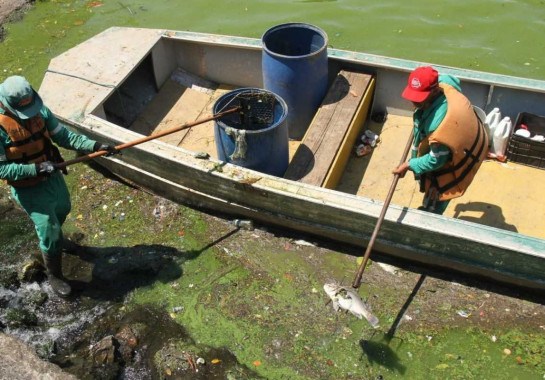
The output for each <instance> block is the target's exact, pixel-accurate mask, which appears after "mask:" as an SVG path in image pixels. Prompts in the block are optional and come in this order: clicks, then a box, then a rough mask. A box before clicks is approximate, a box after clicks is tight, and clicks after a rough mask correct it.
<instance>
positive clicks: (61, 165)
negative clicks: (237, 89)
mask: <svg viewBox="0 0 545 380" xmlns="http://www.w3.org/2000/svg"><path fill="white" fill-rule="evenodd" d="M239 110H240V107H235V108H231V109H228V110H227V111H223V112H219V113H217V114H215V115H213V116H210V117H206V118H203V119H200V120H196V121H194V122H191V123H186V124H184V125H181V126H178V127H173V128H170V129H166V130H164V131H162V132H159V133H157V134H156V135H151V136H145V137H142V138H139V139H136V140H133V141H129V142H126V143H124V144H120V145H117V146H116V147H115V148H116V149H117V150H123V149H127V148H131V147H133V146H135V145H138V144H142V143H145V142H148V141H151V140H155V139H157V138H159V137H163V136H166V135H170V134H172V133H174V132H178V131H183V130H184V129H188V128H191V127H194V126H195V125H199V124H203V123H206V122H208V121H212V120H216V119H219V118H220V117H223V116H225V115H228V114H231V113H234V112H237V111H239ZM108 153H109V152H108V151H106V150H99V151H97V152H93V153H89V154H86V155H84V156H80V157H77V158H74V159H73V160H68V161H64V162H60V163H58V164H55V166H56V167H57V168H58V169H62V168H65V167H67V166H69V165H73V164H77V163H80V162H84V161H89V160H92V159H93V158H97V157H100V156H104V155H106V154H108Z"/></svg>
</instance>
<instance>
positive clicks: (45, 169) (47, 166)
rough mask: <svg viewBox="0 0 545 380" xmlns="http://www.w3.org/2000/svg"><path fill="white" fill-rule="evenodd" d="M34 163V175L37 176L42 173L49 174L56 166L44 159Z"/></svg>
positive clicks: (42, 174)
mask: <svg viewBox="0 0 545 380" xmlns="http://www.w3.org/2000/svg"><path fill="white" fill-rule="evenodd" d="M35 165H36V175H38V176H44V175H45V176H49V175H51V174H52V173H53V172H54V171H55V170H57V166H56V165H55V164H54V163H53V162H51V161H44V162H40V163H39V164H35Z"/></svg>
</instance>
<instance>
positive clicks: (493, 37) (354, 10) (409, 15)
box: [0, 0, 545, 82]
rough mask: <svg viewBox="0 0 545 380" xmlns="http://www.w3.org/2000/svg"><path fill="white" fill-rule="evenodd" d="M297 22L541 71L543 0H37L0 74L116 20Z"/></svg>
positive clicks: (390, 50)
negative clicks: (477, 0) (102, 0)
mask: <svg viewBox="0 0 545 380" xmlns="http://www.w3.org/2000/svg"><path fill="white" fill-rule="evenodd" d="M100 4H101V5H100ZM293 21H301V22H307V23H311V24H315V25H317V26H319V27H321V28H322V29H324V30H325V31H326V32H327V33H328V35H329V42H330V46H333V47H335V48H340V49H348V50H357V51H365V52H369V53H374V54H381V55H388V56H394V57H399V58H408V59H414V60H419V61H423V62H433V63H437V64H442V65H448V66H458V67H463V68H471V69H476V70H482V71H492V72H499V73H503V74H508V75H516V76H522V77H531V78H539V79H545V64H543V61H544V60H545V39H543V37H542V32H543V30H544V28H545V3H544V2H543V1H540V0H525V1H514V0H511V1H504V0H485V1H479V2H474V1H457V0H448V1H429V0H417V1H401V0H385V1H372V2H371V1H361V0H340V1H334V0H280V1H278V0H265V1H256V0H246V1H235V0H230V1H212V0H200V1H181V0H177V1H176V0H154V1H151V0H150V1H142V0H140V1H139V0H123V1H108V0H106V1H104V2H100V1H82V0H79V1H68V0H51V1H38V2H37V3H36V7H35V9H34V10H33V11H31V12H30V13H29V14H28V15H27V17H26V18H25V19H24V21H23V22H22V23H17V24H14V25H10V26H9V27H8V33H9V35H8V38H7V39H6V41H5V42H4V43H3V44H2V45H0V53H1V54H0V62H1V64H2V67H3V68H4V69H3V72H2V75H1V76H2V77H3V76H6V75H9V74H12V73H16V72H20V73H22V74H25V75H26V76H28V77H29V78H30V79H32V81H33V82H40V81H41V79H42V77H43V72H44V70H45V69H46V67H47V64H48V61H49V59H50V58H52V57H54V56H55V55H57V54H58V53H60V52H62V51H63V50H65V49H67V48H69V47H71V46H73V45H75V44H76V43H78V42H80V41H82V40H84V39H86V38H88V37H90V36H91V35H93V34H95V33H97V32H99V31H101V30H103V29H105V28H107V27H109V26H113V25H120V26H135V27H154V28H168V29H177V30H191V31H200V32H210V33H221V34H234V35H242V36H250V37H260V36H261V35H262V34H263V32H264V31H265V30H267V29H268V28H269V27H271V26H273V25H276V24H279V23H284V22H293Z"/></svg>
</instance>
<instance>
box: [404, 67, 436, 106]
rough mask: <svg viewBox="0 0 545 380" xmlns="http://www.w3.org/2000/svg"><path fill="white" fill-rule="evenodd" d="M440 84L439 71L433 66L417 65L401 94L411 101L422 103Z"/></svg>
mask: <svg viewBox="0 0 545 380" xmlns="http://www.w3.org/2000/svg"><path fill="white" fill-rule="evenodd" d="M438 84H439V73H438V72H437V70H435V69H434V68H433V67H431V66H422V67H417V68H416V69H414V71H413V72H412V73H411V74H410V75H409V80H408V83H407V87H405V89H404V90H403V93H402V94H401V96H402V97H403V98H405V99H407V100H410V101H411V102H415V103H421V102H423V101H424V100H426V98H427V97H428V96H429V94H430V92H431V91H432V90H433V89H434V88H435V87H437V85H438Z"/></svg>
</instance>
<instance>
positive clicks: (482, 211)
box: [453, 202, 518, 232]
mask: <svg viewBox="0 0 545 380" xmlns="http://www.w3.org/2000/svg"><path fill="white" fill-rule="evenodd" d="M453 217H454V218H456V219H460V220H466V221H468V222H474V223H479V224H484V225H486V226H490V227H496V228H501V229H502V230H507V231H513V232H518V230H517V228H516V227H515V226H514V225H512V224H509V223H507V222H506V221H505V217H504V216H503V212H502V209H501V207H499V206H496V205H494V204H491V203H486V202H468V203H458V204H457V205H456V206H455V207H454V215H453Z"/></svg>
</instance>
